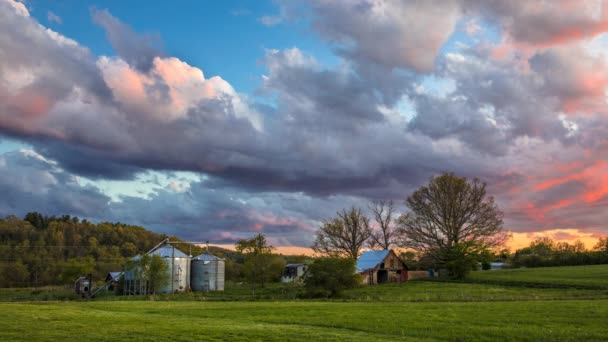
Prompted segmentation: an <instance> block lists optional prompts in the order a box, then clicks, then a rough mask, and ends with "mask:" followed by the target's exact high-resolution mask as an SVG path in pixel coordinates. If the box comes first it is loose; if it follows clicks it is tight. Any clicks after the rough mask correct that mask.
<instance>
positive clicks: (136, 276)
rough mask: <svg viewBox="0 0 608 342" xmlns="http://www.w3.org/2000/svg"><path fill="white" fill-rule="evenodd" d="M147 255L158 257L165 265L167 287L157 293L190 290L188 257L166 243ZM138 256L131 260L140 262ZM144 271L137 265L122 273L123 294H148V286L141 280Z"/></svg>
mask: <svg viewBox="0 0 608 342" xmlns="http://www.w3.org/2000/svg"><path fill="white" fill-rule="evenodd" d="M147 255H150V256H153V255H158V256H160V257H161V258H163V260H164V261H165V262H166V263H167V266H168V268H167V282H166V283H167V285H166V286H164V287H163V288H161V289H158V290H157V292H159V293H175V292H184V291H188V290H190V256H188V255H186V254H185V253H184V252H182V251H180V250H179V249H177V248H175V246H173V245H171V244H170V243H169V242H168V241H163V242H162V243H161V244H159V245H158V246H156V247H154V248H153V249H152V250H151V251H149V252H148V253H147ZM140 259H141V257H140V256H135V257H134V258H133V259H131V260H132V261H134V262H137V261H138V260H140ZM144 272H145V270H142V269H141V267H140V266H139V265H137V264H136V265H135V266H132V267H131V269H129V270H127V271H125V272H124V276H125V291H124V292H125V293H126V294H144V293H148V290H149V289H148V284H146V282H145V281H144V280H143V279H142V278H143V277H142V276H143V274H144Z"/></svg>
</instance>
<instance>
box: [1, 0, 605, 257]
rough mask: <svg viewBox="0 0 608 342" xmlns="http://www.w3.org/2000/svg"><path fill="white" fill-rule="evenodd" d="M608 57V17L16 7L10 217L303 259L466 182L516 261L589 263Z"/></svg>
mask: <svg viewBox="0 0 608 342" xmlns="http://www.w3.org/2000/svg"><path fill="white" fill-rule="evenodd" d="M607 51H608V3H605V2H604V1H599V0H589V1H584V0H555V1H540V0H539V1H525V2H523V1H521V2H520V1H499V0H483V1H481V0H441V1H439V0H437V1H434V0H428V1H416V0H411V1H401V0H309V1H303V0H291V1H245V0H241V1H237V0H230V1H171V2H164V1H153V2H150V1H88V0H87V1H62V0H59V1H40V0H25V1H17V0H0V194H1V195H0V216H6V215H11V214H14V215H18V216H23V215H24V214H25V213H27V212H29V211H38V212H41V213H44V214H47V215H62V214H70V215H76V216H79V217H82V218H87V219H89V220H92V221H111V222H118V221H119V222H124V223H129V224H137V225H142V226H145V227H146V228H148V229H150V230H153V231H156V232H161V233H167V234H175V235H177V236H179V237H181V238H183V239H186V240H189V241H207V240H208V241H210V242H211V243H214V244H221V245H230V244H233V243H234V242H235V241H236V240H238V239H242V238H248V237H250V236H252V235H254V234H257V233H263V234H265V235H266V236H267V238H268V240H269V241H270V242H271V243H272V244H273V245H275V246H281V247H283V248H289V247H292V248H298V249H297V250H298V251H302V250H304V249H303V248H306V247H308V246H310V244H311V242H312V240H313V238H314V233H315V231H316V230H317V228H318V227H319V225H320V224H321V222H322V221H323V220H325V219H330V218H332V217H334V216H335V213H336V212H337V211H339V210H341V209H343V208H349V207H351V206H357V207H362V208H364V209H365V208H366V207H367V206H368V204H369V203H370V201H374V200H394V201H395V203H397V206H398V208H397V209H398V211H399V212H405V211H406V208H405V206H404V204H403V203H404V199H405V198H407V196H408V195H409V194H411V193H412V192H413V191H414V190H416V189H417V188H418V187H420V186H421V185H423V184H425V183H426V182H428V180H429V179H430V177H432V176H434V175H438V174H441V173H443V172H454V173H455V174H457V175H460V176H465V177H469V178H474V177H477V178H479V179H481V180H482V181H484V182H486V183H487V185H488V193H489V195H491V196H493V197H494V198H495V200H496V202H497V203H498V205H499V207H500V208H501V210H502V211H503V212H504V227H505V229H507V230H509V231H511V232H512V233H513V240H512V241H511V242H510V243H511V246H513V247H520V246H522V245H525V244H526V243H527V242H529V241H530V240H531V239H534V238H536V237H538V236H549V237H551V238H554V239H556V240H559V241H569V242H572V241H574V240H575V239H581V240H583V241H584V242H586V243H587V244H588V245H589V246H591V245H592V243H593V241H594V240H595V239H597V238H598V237H600V236H606V235H608V225H607V222H608V210H606V208H607V205H608V55H607V54H606V52H607ZM294 250H295V249H294Z"/></svg>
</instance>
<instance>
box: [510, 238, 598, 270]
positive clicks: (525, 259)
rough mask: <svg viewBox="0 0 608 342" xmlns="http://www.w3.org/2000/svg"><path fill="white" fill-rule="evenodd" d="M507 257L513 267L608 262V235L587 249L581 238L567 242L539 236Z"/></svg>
mask: <svg viewBox="0 0 608 342" xmlns="http://www.w3.org/2000/svg"><path fill="white" fill-rule="evenodd" d="M505 259H506V261H507V262H509V263H510V264H511V265H513V267H550V266H577V265H594V264H608V237H600V238H599V239H598V242H597V243H596V245H595V246H594V247H593V249H592V250H587V249H586V248H585V245H584V244H583V243H582V242H581V241H580V240H576V241H574V242H573V243H567V242H555V241H554V240H552V239H550V238H548V237H542V238H537V239H536V240H534V241H532V242H531V243H530V245H529V246H527V247H524V248H521V249H518V250H517V251H515V253H513V254H509V255H507V257H506V258H505Z"/></svg>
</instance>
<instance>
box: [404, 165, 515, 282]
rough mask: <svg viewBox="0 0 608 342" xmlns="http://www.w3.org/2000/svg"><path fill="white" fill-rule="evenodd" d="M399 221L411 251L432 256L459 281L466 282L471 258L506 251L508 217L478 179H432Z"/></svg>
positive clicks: (450, 176)
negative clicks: (498, 249) (500, 249)
mask: <svg viewBox="0 0 608 342" xmlns="http://www.w3.org/2000/svg"><path fill="white" fill-rule="evenodd" d="M405 204H406V206H407V207H408V208H409V210H410V211H409V212H408V213H407V214H404V215H402V216H401V217H400V218H399V223H398V224H399V228H400V230H401V232H402V233H403V235H404V245H405V247H409V248H413V249H415V250H417V251H419V252H420V253H423V254H425V255H429V256H431V257H432V258H433V259H434V262H435V263H436V264H437V265H438V266H439V267H446V268H448V271H449V272H450V274H451V275H452V276H454V277H458V278H461V277H464V276H465V275H466V273H467V271H468V270H469V267H468V265H470V264H472V262H471V260H472V259H471V258H472V257H474V256H477V255H480V254H481V253H483V252H484V251H486V250H487V249H491V248H495V247H498V246H500V245H502V244H503V243H504V242H505V240H506V237H507V236H506V234H505V233H504V232H503V227H502V216H503V215H502V212H501V211H500V210H499V209H498V206H497V205H496V204H495V203H494V199H493V198H492V197H489V196H487V195H486V184H485V183H482V182H481V181H480V180H478V179H473V180H468V179H467V178H464V177H458V176H455V175H454V174H452V173H446V174H443V175H440V176H436V177H433V178H431V180H430V182H429V183H428V184H427V185H425V186H422V187H420V188H419V189H418V190H416V191H415V192H414V193H413V194H412V195H410V196H409V197H408V198H407V200H406V201H405Z"/></svg>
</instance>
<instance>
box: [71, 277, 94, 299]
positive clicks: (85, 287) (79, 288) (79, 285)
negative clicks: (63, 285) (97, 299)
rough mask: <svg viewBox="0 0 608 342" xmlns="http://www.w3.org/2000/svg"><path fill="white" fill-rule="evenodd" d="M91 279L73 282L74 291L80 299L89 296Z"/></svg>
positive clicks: (80, 278) (80, 279) (82, 278)
mask: <svg viewBox="0 0 608 342" xmlns="http://www.w3.org/2000/svg"><path fill="white" fill-rule="evenodd" d="M91 290H92V289H91V277H90V276H89V277H79V278H78V279H76V281H75V282H74V291H75V292H76V294H78V295H80V296H82V297H89V296H90V295H91Z"/></svg>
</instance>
